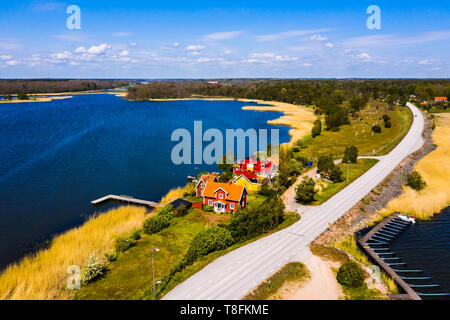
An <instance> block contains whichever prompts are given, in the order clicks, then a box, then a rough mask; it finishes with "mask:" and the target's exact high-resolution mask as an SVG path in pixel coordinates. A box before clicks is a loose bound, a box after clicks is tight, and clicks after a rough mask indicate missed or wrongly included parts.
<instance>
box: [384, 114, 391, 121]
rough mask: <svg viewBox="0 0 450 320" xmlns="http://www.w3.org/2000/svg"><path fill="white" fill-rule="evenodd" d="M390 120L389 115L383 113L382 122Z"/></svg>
mask: <svg viewBox="0 0 450 320" xmlns="http://www.w3.org/2000/svg"><path fill="white" fill-rule="evenodd" d="M390 120H391V117H389V116H388V115H387V114H383V121H384V122H387V121H390Z"/></svg>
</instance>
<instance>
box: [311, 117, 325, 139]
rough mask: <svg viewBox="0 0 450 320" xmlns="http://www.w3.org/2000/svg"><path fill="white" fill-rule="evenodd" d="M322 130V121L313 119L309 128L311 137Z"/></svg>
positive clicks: (317, 134) (318, 134)
mask: <svg viewBox="0 0 450 320" xmlns="http://www.w3.org/2000/svg"><path fill="white" fill-rule="evenodd" d="M321 132H322V122H321V121H320V120H316V121H314V126H313V128H312V130H311V135H312V137H313V138H315V137H317V136H320V133H321Z"/></svg>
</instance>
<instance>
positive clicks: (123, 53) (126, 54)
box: [120, 50, 130, 57]
mask: <svg viewBox="0 0 450 320" xmlns="http://www.w3.org/2000/svg"><path fill="white" fill-rule="evenodd" d="M120 55H121V56H122V57H125V56H128V55H130V53H129V52H128V50H123V51H122V52H121V53H120Z"/></svg>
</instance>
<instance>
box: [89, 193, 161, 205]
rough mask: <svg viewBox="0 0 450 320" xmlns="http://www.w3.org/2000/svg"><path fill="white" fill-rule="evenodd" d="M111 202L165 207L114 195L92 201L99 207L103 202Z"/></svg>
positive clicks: (130, 197) (151, 202) (155, 203)
mask: <svg viewBox="0 0 450 320" xmlns="http://www.w3.org/2000/svg"><path fill="white" fill-rule="evenodd" d="M109 200H114V201H121V202H127V203H131V204H138V205H144V206H148V207H153V208H156V207H162V206H163V205H162V204H160V203H157V202H153V201H148V200H141V199H136V198H133V197H132V196H125V195H120V196H116V195H114V194H109V195H107V196H104V197H102V198H100V199H97V200H93V201H91V204H93V205H98V204H100V203H102V202H105V201H109Z"/></svg>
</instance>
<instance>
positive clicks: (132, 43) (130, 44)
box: [128, 42, 137, 47]
mask: <svg viewBox="0 0 450 320" xmlns="http://www.w3.org/2000/svg"><path fill="white" fill-rule="evenodd" d="M128 45H129V46H130V47H136V46H137V44H136V42H130V43H129V44H128Z"/></svg>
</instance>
